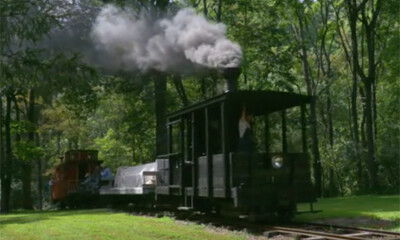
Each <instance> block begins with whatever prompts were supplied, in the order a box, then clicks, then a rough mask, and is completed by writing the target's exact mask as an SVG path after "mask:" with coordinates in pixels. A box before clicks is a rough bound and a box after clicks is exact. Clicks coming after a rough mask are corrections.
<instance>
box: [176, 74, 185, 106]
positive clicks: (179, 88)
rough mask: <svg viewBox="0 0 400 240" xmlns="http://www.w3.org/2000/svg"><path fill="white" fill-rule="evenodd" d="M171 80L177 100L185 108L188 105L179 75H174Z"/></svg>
mask: <svg viewBox="0 0 400 240" xmlns="http://www.w3.org/2000/svg"><path fill="white" fill-rule="evenodd" d="M172 80H173V81H174V84H175V88H176V91H177V92H178V95H179V98H180V99H181V101H182V104H183V106H187V105H188V104H189V101H188V98H187V96H186V92H185V88H184V87H183V84H182V77H181V75H178V74H174V75H173V76H172Z"/></svg>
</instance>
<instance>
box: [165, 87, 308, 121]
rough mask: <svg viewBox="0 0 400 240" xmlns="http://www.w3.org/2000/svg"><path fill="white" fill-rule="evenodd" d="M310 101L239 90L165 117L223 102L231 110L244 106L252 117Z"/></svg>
mask: <svg viewBox="0 0 400 240" xmlns="http://www.w3.org/2000/svg"><path fill="white" fill-rule="evenodd" d="M311 101H312V97H310V96H305V95H301V94H296V93H289V92H278V91H261V90H241V91H232V92H226V93H223V94H221V95H218V96H215V97H213V98H210V99H207V100H205V101H202V102H198V103H195V104H193V105H190V106H187V107H185V108H182V109H180V110H178V111H176V112H173V113H170V114H168V115H167V117H168V118H175V117H178V116H180V115H185V114H188V113H191V112H193V111H197V110H200V109H202V108H205V107H208V106H211V105H214V104H217V103H221V102H225V106H226V107H231V108H235V107H240V106H242V105H245V106H246V109H247V111H248V112H249V113H251V114H253V115H264V114H268V113H271V112H276V111H280V110H284V109H287V108H291V107H295V106H301V105H304V104H308V103H310V102H311Z"/></svg>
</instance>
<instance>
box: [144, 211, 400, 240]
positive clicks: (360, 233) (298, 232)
mask: <svg viewBox="0 0 400 240" xmlns="http://www.w3.org/2000/svg"><path fill="white" fill-rule="evenodd" d="M154 213H156V215H154ZM141 214H144V215H151V216H159V214H160V212H159V211H155V212H154V211H147V212H146V211H144V212H142V213H140V215H141ZM164 214H166V215H168V216H172V217H175V218H176V219H178V220H183V221H191V222H196V223H203V224H208V225H212V226H214V227H223V228H225V229H229V230H239V231H240V230H243V229H245V230H246V232H249V233H252V234H254V235H258V236H260V235H264V236H265V237H267V239H271V240H324V239H328V240H331V239H335V240H368V239H374V240H377V239H380V240H395V239H398V240H400V233H396V232H390V231H383V230H378V229H369V228H368V229H367V228H356V227H347V226H337V225H330V224H319V223H299V222H291V223H288V224H283V225H281V226H271V225H267V226H266V225H265V224H260V223H250V222H248V221H242V220H239V221H238V219H234V218H221V217H216V216H213V215H196V214H190V213H185V212H179V211H167V212H166V213H165V212H164V213H161V215H164Z"/></svg>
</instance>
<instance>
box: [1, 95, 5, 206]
mask: <svg viewBox="0 0 400 240" xmlns="http://www.w3.org/2000/svg"><path fill="white" fill-rule="evenodd" d="M3 124H4V122H3V96H1V95H0V182H1V196H3V194H4V193H3V189H5V188H4V186H3V183H4V182H5V181H4V179H5V169H6V168H5V157H4V136H3ZM3 209H4V208H3V200H2V199H0V210H1V212H3Z"/></svg>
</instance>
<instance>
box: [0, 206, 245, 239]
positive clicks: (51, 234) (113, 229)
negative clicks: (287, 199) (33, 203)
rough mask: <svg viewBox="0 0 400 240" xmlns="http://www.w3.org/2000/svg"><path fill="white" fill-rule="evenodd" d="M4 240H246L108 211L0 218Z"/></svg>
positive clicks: (10, 215)
mask: <svg viewBox="0 0 400 240" xmlns="http://www.w3.org/2000/svg"><path fill="white" fill-rule="evenodd" d="M0 239H2V240H14V239H15V240H28V239H35V240H37V239H43V240H45V239H48V240H53V239H57V240H63V239H68V240H74V239H77V240H83V239H102V240H103V239H110V240H111V239H118V240H124V239H135V240H150V239H171V240H172V239H185V240H186V239H191V240H197V239H198V240H204V239H217V240H228V239H238V240H239V239H245V236H241V234H239V235H238V234H236V235H234V234H233V233H231V232H228V231H225V232H212V231H210V230H207V229H206V227H204V226H201V225H195V224H191V223H185V224H183V223H180V222H176V221H174V220H173V219H171V218H167V217H163V218H153V217H139V216H130V215H128V214H125V213H113V212H110V211H108V210H82V211H58V212H33V213H19V214H9V215H3V216H0Z"/></svg>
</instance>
